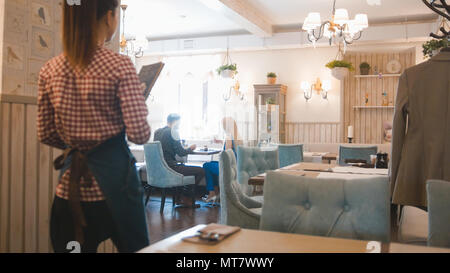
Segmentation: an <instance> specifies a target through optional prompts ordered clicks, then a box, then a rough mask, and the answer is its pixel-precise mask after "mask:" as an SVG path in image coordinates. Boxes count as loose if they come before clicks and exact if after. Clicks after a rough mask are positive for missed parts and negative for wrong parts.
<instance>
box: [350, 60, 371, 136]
mask: <svg viewBox="0 0 450 273" xmlns="http://www.w3.org/2000/svg"><path fill="white" fill-rule="evenodd" d="M364 59H365V60H366V61H369V60H368V59H367V56H364ZM359 81H360V82H361V84H360V86H361V90H360V97H361V98H362V101H363V103H362V105H366V102H365V99H366V93H368V90H367V88H368V85H367V80H366V79H363V78H361V79H359ZM346 108H347V107H346ZM358 111H360V114H361V123H360V125H359V131H360V132H361V138H360V141H359V143H365V142H366V132H367V130H366V114H365V112H364V110H362V109H359V110H358Z"/></svg>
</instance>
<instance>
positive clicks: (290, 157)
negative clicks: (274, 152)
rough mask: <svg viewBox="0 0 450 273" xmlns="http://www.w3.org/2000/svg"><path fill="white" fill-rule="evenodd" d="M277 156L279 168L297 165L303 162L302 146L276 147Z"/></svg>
mask: <svg viewBox="0 0 450 273" xmlns="http://www.w3.org/2000/svg"><path fill="white" fill-rule="evenodd" d="M278 154H279V157H280V168H283V167H286V166H289V165H292V164H295V163H299V162H302V161H303V145H302V144H293V145H292V144H280V145H278Z"/></svg>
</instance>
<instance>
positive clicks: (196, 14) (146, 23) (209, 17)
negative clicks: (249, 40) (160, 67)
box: [122, 0, 242, 39]
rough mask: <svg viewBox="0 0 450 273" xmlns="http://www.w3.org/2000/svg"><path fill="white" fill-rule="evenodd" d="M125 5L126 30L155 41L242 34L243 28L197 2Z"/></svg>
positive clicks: (133, 1)
mask: <svg viewBox="0 0 450 273" xmlns="http://www.w3.org/2000/svg"><path fill="white" fill-rule="evenodd" d="M123 2H124V0H122V3H123ZM125 3H126V4H128V8H127V10H126V17H125V18H126V20H125V31H126V33H130V34H134V35H145V36H150V37H151V38H152V39H154V38H158V37H164V38H167V37H173V38H177V37H178V36H186V35H192V34H193V35H198V34H208V33H223V32H239V31H242V28H241V27H240V26H238V25H236V24H235V23H233V22H231V21H229V20H228V19H226V18H225V17H224V16H223V15H221V14H219V13H217V12H215V11H213V10H210V9H209V8H207V7H206V6H205V5H203V4H202V3H200V2H198V1H196V0H151V1H149V0H128V1H125ZM184 16H185V17H184ZM183 17H184V18H183Z"/></svg>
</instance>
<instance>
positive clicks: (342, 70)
mask: <svg viewBox="0 0 450 273" xmlns="http://www.w3.org/2000/svg"><path fill="white" fill-rule="evenodd" d="M326 67H328V68H329V69H331V75H333V77H335V78H336V79H338V80H343V79H344V78H345V77H347V76H348V73H349V71H354V70H355V68H354V67H353V64H352V63H350V62H347V61H340V60H334V61H331V62H329V63H327V64H326Z"/></svg>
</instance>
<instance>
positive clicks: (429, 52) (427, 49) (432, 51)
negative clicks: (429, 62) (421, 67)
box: [422, 39, 449, 58]
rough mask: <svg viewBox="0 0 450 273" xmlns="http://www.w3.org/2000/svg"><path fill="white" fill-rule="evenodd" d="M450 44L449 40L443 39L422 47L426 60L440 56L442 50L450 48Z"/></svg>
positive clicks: (431, 41)
mask: <svg viewBox="0 0 450 273" xmlns="http://www.w3.org/2000/svg"><path fill="white" fill-rule="evenodd" d="M448 46H449V42H448V40H447V39H441V40H436V39H433V40H430V41H428V42H426V43H424V44H423V45H422V48H423V56H424V58H427V57H429V58H431V57H433V56H435V55H436V54H438V53H439V52H440V50H441V48H444V47H448Z"/></svg>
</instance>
